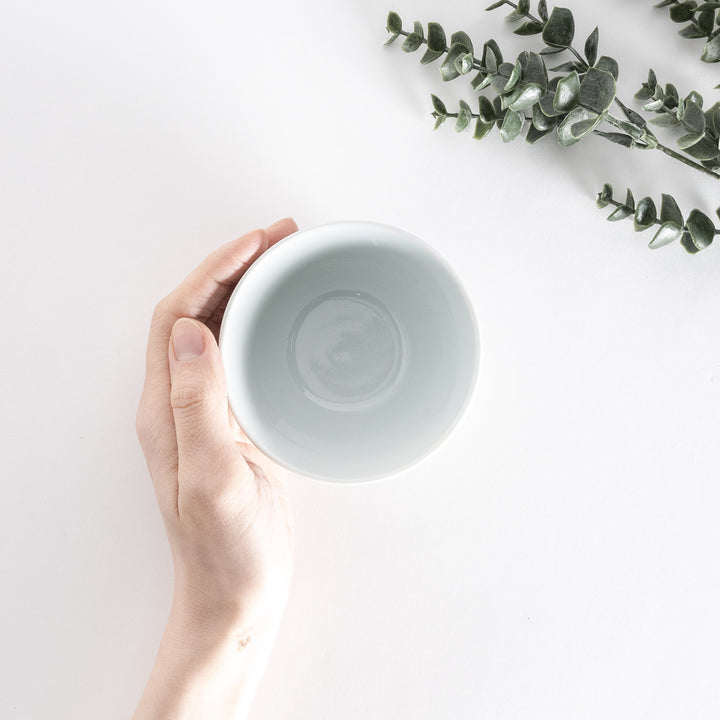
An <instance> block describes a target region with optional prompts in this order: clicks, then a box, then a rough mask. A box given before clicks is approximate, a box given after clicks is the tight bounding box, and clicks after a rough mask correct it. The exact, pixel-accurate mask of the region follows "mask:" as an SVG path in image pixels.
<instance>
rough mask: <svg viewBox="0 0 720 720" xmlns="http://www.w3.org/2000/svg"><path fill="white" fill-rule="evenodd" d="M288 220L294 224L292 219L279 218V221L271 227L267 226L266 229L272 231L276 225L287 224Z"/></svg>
mask: <svg viewBox="0 0 720 720" xmlns="http://www.w3.org/2000/svg"><path fill="white" fill-rule="evenodd" d="M288 220H290V221H291V222H294V220H293V218H291V217H286V218H281V219H280V220H276V221H275V222H274V223H273V224H272V225H268V228H267V229H268V230H272V229H273V228H275V227H277V226H278V225H282V224H283V223H285V222H287V221H288Z"/></svg>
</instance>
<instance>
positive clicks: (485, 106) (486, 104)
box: [478, 95, 497, 124]
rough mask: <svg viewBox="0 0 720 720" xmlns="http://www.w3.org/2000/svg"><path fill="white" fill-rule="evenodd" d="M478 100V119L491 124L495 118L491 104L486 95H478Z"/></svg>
mask: <svg viewBox="0 0 720 720" xmlns="http://www.w3.org/2000/svg"><path fill="white" fill-rule="evenodd" d="M478 102H479V104H480V109H479V111H478V114H479V115H480V119H481V120H482V121H483V122H484V123H490V124H492V123H493V122H494V121H495V120H496V119H497V115H496V113H495V108H494V107H493V104H492V103H491V102H490V101H489V100H488V99H487V97H485V95H480V97H479V98H478Z"/></svg>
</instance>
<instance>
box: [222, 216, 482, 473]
mask: <svg viewBox="0 0 720 720" xmlns="http://www.w3.org/2000/svg"><path fill="white" fill-rule="evenodd" d="M332 228H335V229H336V230H338V233H337V236H333V238H332V244H335V243H336V244H337V245H338V246H342V245H343V244H346V243H347V242H348V238H349V237H351V236H353V235H356V233H357V231H358V230H367V229H373V228H374V229H376V230H380V231H382V232H384V233H390V234H391V235H393V236H394V237H396V238H399V239H401V240H402V241H403V242H408V243H409V244H412V245H416V246H417V247H419V248H421V249H422V250H423V251H424V252H426V253H427V254H428V255H429V256H430V257H432V259H433V260H434V261H435V262H437V263H438V264H439V265H440V266H441V267H442V268H443V269H444V270H445V272H446V273H447V274H448V275H449V277H450V278H451V280H452V282H453V284H454V286H455V289H456V290H457V291H458V294H459V296H460V297H461V298H462V300H463V303H464V305H465V307H466V308H467V310H468V314H469V316H470V320H471V325H472V330H473V340H474V348H475V357H474V363H473V374H472V378H471V380H470V385H469V388H468V392H467V394H466V396H465V400H464V402H463V404H462V405H461V407H460V408H459V410H458V411H457V413H456V415H455V417H454V419H453V421H452V422H451V423H450V424H449V425H448V427H447V428H446V429H445V432H443V433H442V434H441V435H439V436H438V437H437V438H436V439H435V441H434V442H433V443H431V444H429V445H428V447H427V448H426V449H425V450H424V451H423V452H422V453H421V454H420V455H418V456H416V457H415V458H414V459H412V460H410V461H409V462H407V463H404V464H403V465H402V466H400V467H395V468H393V469H390V470H387V471H384V472H378V473H372V474H362V475H358V476H348V477H343V478H338V477H336V476H332V475H324V474H318V473H316V472H314V471H311V470H308V469H303V468H302V467H298V466H295V465H294V464H293V463H291V462H288V461H287V460H285V459H283V458H281V457H279V456H278V455H277V454H275V453H274V452H273V451H272V450H270V449H269V448H267V447H266V446H265V444H264V443H263V442H258V440H257V438H256V437H253V431H252V429H251V430H250V431H248V429H246V427H245V424H244V423H242V422H241V420H240V417H242V413H240V412H239V410H240V408H238V407H237V405H236V403H235V402H234V400H233V398H232V397H231V393H230V389H229V386H230V383H229V382H227V383H226V388H227V400H228V405H229V407H230V411H231V412H232V414H233V416H234V417H235V419H236V420H237V423H238V425H240V427H241V428H242V430H243V432H244V433H245V434H246V435H247V437H248V438H249V440H250V441H251V442H252V443H253V444H254V445H255V446H256V447H257V448H258V450H260V451H261V452H262V453H264V454H265V455H266V456H267V457H268V458H269V459H270V460H272V461H273V462H275V463H276V464H278V465H280V466H281V467H283V468H285V469H286V470H289V471H291V472H293V473H295V474H297V475H300V476H302V477H305V478H309V479H312V480H317V481H320V482H326V483H331V484H333V485H345V484H347V485H356V484H365V483H371V482H379V481H381V480H387V479H390V478H393V477H395V476H397V475H400V474H401V473H403V472H406V471H407V470H409V469H411V468H415V467H417V466H418V465H420V464H421V463H424V462H425V461H426V460H428V459H429V458H430V457H431V456H432V455H434V454H435V452H436V451H437V450H439V448H440V447H442V446H443V445H445V443H446V442H447V441H448V439H449V438H450V436H451V435H453V434H454V432H455V430H456V429H457V428H458V426H459V425H460V423H461V421H462V420H463V419H464V418H465V416H466V414H467V412H468V409H469V408H470V406H471V405H472V404H473V403H474V400H475V397H476V395H477V391H478V386H479V376H480V370H481V366H482V361H483V356H484V353H483V352H482V343H481V337H480V329H479V326H478V319H477V315H476V312H475V307H474V305H473V302H472V298H471V297H470V294H469V293H468V291H467V288H466V287H465V284H464V282H463V281H462V280H461V278H460V276H459V275H458V273H457V271H456V270H455V268H454V267H453V266H452V265H451V264H450V262H449V261H448V260H447V258H446V257H445V256H444V255H443V254H442V253H441V252H440V251H439V250H438V249H437V248H435V247H434V246H432V245H431V244H430V243H429V242H427V241H426V240H424V239H423V238H420V237H418V236H416V235H414V234H412V233H410V232H408V231H407V230H403V229H401V228H398V227H395V226H393V225H389V224H386V223H379V222H374V221H365V220H340V221H334V222H328V223H323V224H321V225H313V226H311V227H309V228H304V229H298V230H296V231H295V232H293V233H291V234H290V235H287V236H285V237H284V238H282V240H279V241H278V242H277V243H275V244H274V245H273V246H272V247H270V248H268V249H267V250H266V251H265V252H264V253H262V254H261V255H260V256H259V257H258V258H257V259H256V260H255V261H254V262H253V263H252V264H251V265H250V267H249V268H248V269H247V270H246V271H245V272H244V273H243V275H242V277H241V278H240V280H238V282H237V284H236V285H235V287H234V288H233V290H232V293H231V294H230V298H229V299H228V302H227V305H226V307H225V311H224V313H223V318H222V321H221V324H220V332H219V339H218V347H219V350H220V355H221V358H222V360H223V365H224V361H225V354H226V353H224V352H223V348H224V347H225V346H226V345H227V342H228V340H227V338H228V336H229V332H230V331H229V330H228V327H229V326H228V324H227V323H226V322H225V320H226V318H227V317H228V316H229V315H230V314H231V310H232V306H233V305H235V303H236V301H237V298H238V297H239V296H240V295H241V294H242V290H241V287H242V286H243V285H246V284H247V278H248V276H251V274H252V273H253V272H255V273H257V272H258V267H261V268H262V267H263V266H265V267H267V258H268V257H272V255H273V254H275V253H276V251H277V249H278V248H282V247H287V246H288V245H290V244H293V245H294V244H296V243H297V242H298V240H300V238H302V236H305V235H313V234H315V233H318V232H326V231H327V230H330V229H332ZM239 416H240V417H239Z"/></svg>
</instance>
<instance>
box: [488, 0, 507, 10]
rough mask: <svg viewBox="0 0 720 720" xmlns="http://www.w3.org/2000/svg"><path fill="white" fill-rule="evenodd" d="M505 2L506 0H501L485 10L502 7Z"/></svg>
mask: <svg viewBox="0 0 720 720" xmlns="http://www.w3.org/2000/svg"><path fill="white" fill-rule="evenodd" d="M504 4H505V0H499V2H496V3H493V4H492V5H490V7H486V8H485V11H486V12H487V11H488V10H496V9H497V8H499V7H502V6H503V5H504Z"/></svg>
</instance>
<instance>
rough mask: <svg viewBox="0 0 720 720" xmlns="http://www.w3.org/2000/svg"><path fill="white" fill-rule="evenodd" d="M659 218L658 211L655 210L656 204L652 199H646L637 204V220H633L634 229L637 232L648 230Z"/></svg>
mask: <svg viewBox="0 0 720 720" xmlns="http://www.w3.org/2000/svg"><path fill="white" fill-rule="evenodd" d="M656 218H657V210H656V209H655V203H654V202H653V201H652V198H649V197H644V198H643V199H642V200H640V202H639V203H638V204H637V208H636V209H635V218H634V219H633V227H634V228H635V231H636V232H641V231H642V230H647V229H648V228H649V227H650V226H651V225H653V224H654V223H655V220H656Z"/></svg>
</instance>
